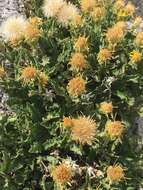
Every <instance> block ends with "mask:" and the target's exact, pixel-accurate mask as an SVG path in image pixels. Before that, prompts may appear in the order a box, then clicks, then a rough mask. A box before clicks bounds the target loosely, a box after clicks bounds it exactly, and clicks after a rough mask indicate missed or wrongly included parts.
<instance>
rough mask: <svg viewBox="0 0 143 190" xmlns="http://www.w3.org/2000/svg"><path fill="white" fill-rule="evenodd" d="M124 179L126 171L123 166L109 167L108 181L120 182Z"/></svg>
mask: <svg viewBox="0 0 143 190" xmlns="http://www.w3.org/2000/svg"><path fill="white" fill-rule="evenodd" d="M123 178H124V170H123V168H122V167H121V166H119V165H115V166H109V167H108V168H107V179H108V180H109V181H110V183H113V182H117V181H120V180H122V179H123Z"/></svg>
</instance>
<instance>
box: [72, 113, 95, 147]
mask: <svg viewBox="0 0 143 190" xmlns="http://www.w3.org/2000/svg"><path fill="white" fill-rule="evenodd" d="M72 121H73V126H72V128H71V138H72V139H73V140H74V141H76V142H78V143H80V144H82V145H84V144H88V145H91V144H92V143H93V141H94V138H95V134H96V123H95V121H94V120H93V119H91V118H90V117H85V116H80V117H78V118H77V119H72Z"/></svg>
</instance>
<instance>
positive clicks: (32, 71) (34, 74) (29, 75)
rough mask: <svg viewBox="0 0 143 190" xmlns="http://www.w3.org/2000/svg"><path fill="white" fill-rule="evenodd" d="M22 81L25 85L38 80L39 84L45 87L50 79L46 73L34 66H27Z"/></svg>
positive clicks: (23, 70)
mask: <svg viewBox="0 0 143 190" xmlns="http://www.w3.org/2000/svg"><path fill="white" fill-rule="evenodd" d="M20 79H21V80H23V81H24V82H25V83H28V82H30V81H34V80H36V79H38V81H39V84H40V85H41V86H43V87H44V86H45V85H47V83H48V77H47V76H46V75H45V73H43V72H40V71H39V70H37V69H36V68H35V67H33V66H27V67H25V68H23V69H22V71H21V77H20Z"/></svg>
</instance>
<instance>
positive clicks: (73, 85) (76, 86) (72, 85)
mask: <svg viewBox="0 0 143 190" xmlns="http://www.w3.org/2000/svg"><path fill="white" fill-rule="evenodd" d="M85 86H86V81H85V80H84V79H83V78H82V77H81V76H77V77H75V78H73V79H71V80H70V81H69V83H68V86H67V90H68V93H69V95H70V96H71V97H73V98H76V97H78V96H80V95H82V94H83V93H84V92H85V91H86V89H85Z"/></svg>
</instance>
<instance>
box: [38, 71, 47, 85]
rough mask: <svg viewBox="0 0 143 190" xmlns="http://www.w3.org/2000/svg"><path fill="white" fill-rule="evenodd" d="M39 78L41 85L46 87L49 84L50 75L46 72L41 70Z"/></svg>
mask: <svg viewBox="0 0 143 190" xmlns="http://www.w3.org/2000/svg"><path fill="white" fill-rule="evenodd" d="M38 79H39V83H40V84H41V86H43V87H45V86H46V85H47V84H48V76H47V75H46V74H45V73H43V72H40V73H39V74H38Z"/></svg>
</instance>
